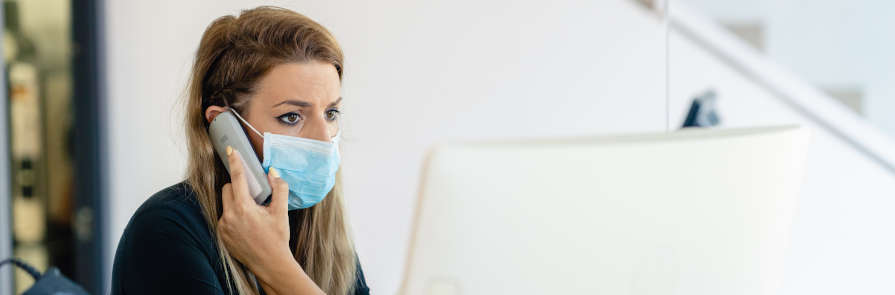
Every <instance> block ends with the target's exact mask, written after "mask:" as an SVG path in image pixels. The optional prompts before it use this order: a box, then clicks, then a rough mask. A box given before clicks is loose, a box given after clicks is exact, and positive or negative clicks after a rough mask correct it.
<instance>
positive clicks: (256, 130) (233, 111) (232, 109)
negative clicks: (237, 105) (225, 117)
mask: <svg viewBox="0 0 895 295" xmlns="http://www.w3.org/2000/svg"><path fill="white" fill-rule="evenodd" d="M227 108H229V109H230V112H231V113H233V115H236V118H237V119H239V120H240V121H242V122H243V123H245V124H246V126H249V129H252V131H254V132H255V134H258V136H261V137H264V135H263V134H261V132H258V129H255V127H254V126H252V124H249V122H248V121H246V119H243V118H242V116H240V115H239V113H238V112H236V109H234V108H231V107H230V106H227Z"/></svg>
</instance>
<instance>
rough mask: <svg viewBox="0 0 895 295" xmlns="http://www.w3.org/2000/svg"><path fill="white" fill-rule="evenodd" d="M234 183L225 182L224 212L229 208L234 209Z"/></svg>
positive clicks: (223, 192) (222, 191)
mask: <svg viewBox="0 0 895 295" xmlns="http://www.w3.org/2000/svg"><path fill="white" fill-rule="evenodd" d="M233 201H234V199H233V185H231V184H230V183H226V184H224V186H223V187H222V188H221V206H222V208H223V209H224V212H227V210H233V209H234V208H233Z"/></svg>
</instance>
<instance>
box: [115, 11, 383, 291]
mask: <svg viewBox="0 0 895 295" xmlns="http://www.w3.org/2000/svg"><path fill="white" fill-rule="evenodd" d="M342 64H343V62H342V51H341V49H340V48H339V45H338V44H337V43H336V41H335V39H334V38H333V36H332V35H330V33H329V32H328V31H327V30H326V29H325V28H323V27H322V26H321V25H319V24H317V23H316V22H314V21H313V20H311V19H309V18H307V17H305V16H303V15H301V14H298V13H295V12H293V11H290V10H286V9H281V8H272V7H259V8H255V9H251V10H247V11H243V12H242V13H241V14H240V15H239V16H238V17H234V16H224V17H221V18H218V19H216V20H215V21H214V22H212V23H211V25H209V26H208V28H207V29H206V30H205V33H204V35H203V36H202V40H201V43H200V44H199V50H198V52H197V54H196V59H195V64H194V65H193V73H192V77H191V81H190V85H189V94H188V98H187V99H188V101H187V103H186V107H187V109H186V121H185V123H186V135H187V141H188V144H189V165H188V166H189V167H188V171H187V176H186V180H185V181H184V182H182V183H179V184H176V185H173V186H171V187H168V188H166V189H164V190H162V191H160V192H158V193H156V194H155V195H153V196H152V197H151V198H149V200H147V201H146V202H145V203H144V204H143V205H142V206H141V207H140V208H139V209H138V210H137V212H136V213H134V216H133V217H132V218H131V220H130V222H129V223H128V225H127V228H126V229H125V231H124V234H123V236H122V237H121V241H120V242H119V244H118V251H117V253H116V254H115V263H114V267H113V272H112V294H224V293H227V294H256V293H266V294H321V293H326V294H368V293H369V289H368V288H367V286H366V283H365V282H364V276H363V272H362V271H361V268H360V263H359V260H358V259H357V257H356V255H355V252H354V248H353V245H352V243H351V239H350V237H349V234H348V230H347V228H346V225H347V222H346V220H345V216H344V214H345V211H344V209H343V204H342V202H343V199H342V193H341V189H340V180H339V179H340V177H339V176H338V175H337V173H336V171H337V169H338V163H339V160H338V156H339V155H338V146H337V145H336V144H335V143H337V140H338V134H339V133H340V131H341V130H340V128H341V126H340V124H339V120H340V119H339V115H340V112H339V105H340V103H341V96H340V85H341V79H342V72H343V68H342ZM224 112H231V113H233V114H234V115H235V116H237V117H239V118H240V119H241V120H242V121H241V122H242V126H243V129H244V130H246V131H247V132H246V136H247V137H248V139H249V142H250V143H251V145H252V147H253V148H254V152H255V156H257V157H258V160H259V161H261V160H266V161H268V162H269V161H270V159H264V156H265V155H266V154H267V153H268V152H269V150H270V149H279V151H278V152H281V153H284V154H288V155H289V156H290V157H301V156H302V155H306V154H308V151H306V150H303V149H304V148H307V147H308V145H311V146H315V147H319V146H329V147H333V152H331V153H325V154H322V155H325V156H321V157H324V159H323V161H317V162H321V163H328V164H325V165H330V166H331V168H333V169H330V170H328V171H331V173H328V174H327V173H324V174H313V175H311V174H307V175H300V174H301V173H300V172H296V171H303V170H302V169H298V168H301V167H288V165H286V166H283V167H286V168H287V169H282V168H283V167H281V166H277V163H273V164H272V165H270V163H268V162H265V164H264V167H265V169H269V171H268V181H269V182H270V184H271V187H272V189H273V194H272V196H271V198H270V201H269V204H267V205H258V204H256V203H255V202H254V201H253V200H252V197H251V196H250V194H249V189H248V188H247V184H246V173H244V172H243V169H244V168H243V166H242V164H241V163H243V162H242V161H243V159H242V158H240V153H238V152H235V151H234V150H233V148H232V147H228V148H227V152H226V154H227V155H221V156H220V157H218V156H216V155H215V153H214V149H213V147H212V143H211V141H210V139H209V135H208V126H209V124H210V122H211V121H212V120H213V119H214V118H215V117H216V116H217V115H219V114H221V113H224ZM283 142H287V143H290V144H291V145H290V144H286V145H282V144H280V145H277V144H279V143H283ZM294 143H300V144H294ZM242 155H251V153H243V154H242ZM223 161H228V164H229V167H231V168H232V171H230V173H228V172H227V170H226V169H225V166H224V165H223ZM274 161H275V162H276V161H277V159H274ZM305 162H308V161H305ZM281 164H282V163H281ZM294 164H295V163H291V164H290V165H294ZM277 167H280V168H281V169H279V170H278V169H277ZM291 168H297V169H291ZM305 168H308V167H305ZM317 168H319V167H317ZM308 175H311V176H308ZM290 176H291V177H290ZM296 176H297V177H296ZM302 178H308V179H309V180H306V181H318V182H325V183H331V184H332V185H330V186H327V187H326V189H325V190H321V193H318V194H319V196H316V198H315V196H310V197H309V196H308V194H309V193H308V192H306V191H302V190H301V187H302V183H301V182H300V181H297V180H296V179H302ZM310 194H311V195H313V193H310ZM321 199H322V200H321ZM318 201H319V203H318Z"/></svg>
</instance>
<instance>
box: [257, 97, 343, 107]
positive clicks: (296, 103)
mask: <svg viewBox="0 0 895 295" xmlns="http://www.w3.org/2000/svg"><path fill="white" fill-rule="evenodd" d="M340 102H342V97H339V99H336V101H334V102H332V103H331V104H329V106H330V107H332V106H335V105H337V104H339V103H340ZM283 104H288V105H294V106H299V107H309V106H311V104H310V103H308V102H307V101H302V100H295V99H288V100H284V101H281V102H279V103H277V104H275V105H273V106H274V107H278V106H280V105H283Z"/></svg>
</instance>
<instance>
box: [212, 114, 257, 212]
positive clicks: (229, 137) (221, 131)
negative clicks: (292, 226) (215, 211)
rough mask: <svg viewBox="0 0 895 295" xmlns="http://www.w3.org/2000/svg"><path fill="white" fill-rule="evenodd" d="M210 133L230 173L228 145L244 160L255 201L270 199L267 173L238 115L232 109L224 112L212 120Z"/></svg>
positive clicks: (249, 185) (216, 150) (215, 149)
mask: <svg viewBox="0 0 895 295" xmlns="http://www.w3.org/2000/svg"><path fill="white" fill-rule="evenodd" d="M208 134H209V135H210V136H211V144H212V146H214V151H215V153H216V154H217V155H218V158H220V159H221V162H224V167H226V168H227V173H230V161H228V160H227V146H231V147H233V149H234V151H236V152H238V153H239V156H240V158H242V160H243V165H244V166H243V167H244V169H243V171H245V172H246V173H245V175H246V183H247V184H248V187H249V194H250V195H252V198H253V199H255V203H258V204H259V205H260V204H264V203H266V202H267V201H268V200H269V199H270V194H271V191H272V190H271V188H270V184H269V183H268V182H267V174H266V173H264V169H263V168H261V162H258V157H257V156H255V152H254V151H255V150H254V149H253V148H252V144H251V143H249V138H248V137H246V134H245V131H243V129H242V125H241V124H239V121H238V120H236V116H234V115H233V113H231V112H230V111H226V112H222V113H220V114H218V115H217V116H216V117H214V120H211V124H210V125H209V126H208Z"/></svg>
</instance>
